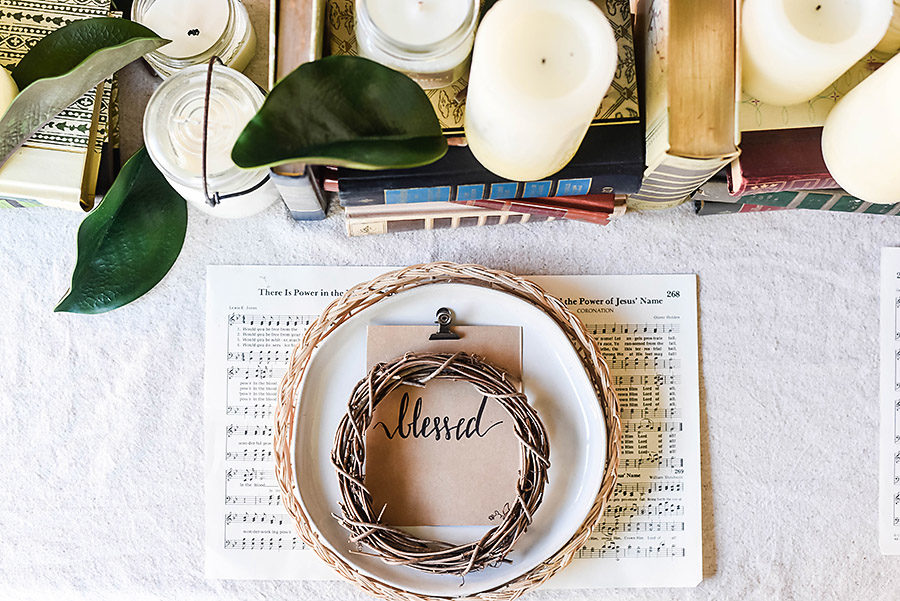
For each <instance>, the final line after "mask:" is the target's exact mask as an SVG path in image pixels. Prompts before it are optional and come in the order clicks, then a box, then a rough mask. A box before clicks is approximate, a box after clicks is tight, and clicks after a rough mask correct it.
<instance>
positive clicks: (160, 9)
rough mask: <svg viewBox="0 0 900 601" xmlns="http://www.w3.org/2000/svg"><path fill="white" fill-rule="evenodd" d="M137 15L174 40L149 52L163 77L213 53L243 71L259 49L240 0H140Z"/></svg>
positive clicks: (136, 6)
mask: <svg viewBox="0 0 900 601" xmlns="http://www.w3.org/2000/svg"><path fill="white" fill-rule="evenodd" d="M134 18H135V20H136V21H138V22H139V23H141V24H142V25H144V26H145V27H147V28H149V29H151V30H153V31H154V32H155V33H156V34H157V35H159V36H160V37H163V38H166V39H168V40H172V41H171V42H170V43H168V44H166V45H165V46H163V47H161V48H160V49H159V50H156V51H154V52H151V53H150V54H148V55H147V61H148V62H149V63H150V64H151V65H152V66H153V67H154V68H155V69H156V70H157V72H159V73H160V75H162V76H164V77H167V76H169V75H171V74H172V73H174V72H175V71H178V70H179V69H183V68H185V67H189V66H193V65H197V64H203V63H206V62H207V61H208V60H209V59H210V58H212V57H213V56H218V57H219V58H220V59H222V62H224V63H225V64H226V65H228V66H229V67H231V68H233V69H237V70H238V71H242V70H244V69H245V68H246V67H247V64H248V63H249V62H250V59H252V58H253V55H254V53H255V51H256V33H255V31H254V30H253V25H252V24H251V23H250V15H249V14H248V13H247V8H246V7H245V6H244V5H243V4H242V3H241V2H240V0H137V1H136V2H135V5H134Z"/></svg>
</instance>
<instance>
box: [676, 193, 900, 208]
mask: <svg viewBox="0 0 900 601" xmlns="http://www.w3.org/2000/svg"><path fill="white" fill-rule="evenodd" d="M694 200H695V201H702V202H704V203H708V204H711V203H715V204H716V205H719V204H734V205H753V206H762V207H771V208H784V209H810V210H814V211H836V212H839V213H867V214H870V215H897V214H900V204H893V205H883V204H872V203H868V202H864V201H862V200H860V199H858V198H856V197H855V196H851V195H850V194H847V192H845V191H844V190H842V189H840V188H838V189H832V190H793V191H786V192H772V193H768V194H751V195H747V196H742V197H741V198H739V199H737V202H734V201H731V202H728V201H727V200H726V201H721V200H720V199H719V198H715V197H712V196H711V195H709V194H703V195H701V194H699V193H698V194H697V195H695V196H694ZM732 212H738V211H732ZM744 212H749V211H744Z"/></svg>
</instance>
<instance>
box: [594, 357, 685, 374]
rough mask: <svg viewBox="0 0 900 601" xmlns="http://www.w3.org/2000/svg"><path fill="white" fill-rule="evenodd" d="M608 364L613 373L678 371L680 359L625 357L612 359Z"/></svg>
mask: <svg viewBox="0 0 900 601" xmlns="http://www.w3.org/2000/svg"><path fill="white" fill-rule="evenodd" d="M608 363H609V368H610V369H611V370H613V371H615V370H622V371H629V370H637V369H678V368H680V367H681V359H661V358H659V357H626V358H625V359H613V360H611V361H608Z"/></svg>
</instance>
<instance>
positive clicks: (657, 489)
mask: <svg viewBox="0 0 900 601" xmlns="http://www.w3.org/2000/svg"><path fill="white" fill-rule="evenodd" d="M683 491H684V483H683V482H628V483H619V484H616V487H615V488H614V489H613V497H612V498H613V499H615V498H617V497H620V496H624V495H630V496H634V495H642V496H644V495H653V494H657V493H669V494H680V493H682V492H683Z"/></svg>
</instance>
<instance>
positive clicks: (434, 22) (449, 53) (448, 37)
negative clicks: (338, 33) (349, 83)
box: [356, 0, 478, 90]
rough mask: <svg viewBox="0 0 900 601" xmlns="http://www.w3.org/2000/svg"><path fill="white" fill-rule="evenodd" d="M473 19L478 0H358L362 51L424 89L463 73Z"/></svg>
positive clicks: (366, 55) (358, 36) (357, 22)
mask: <svg viewBox="0 0 900 601" xmlns="http://www.w3.org/2000/svg"><path fill="white" fill-rule="evenodd" d="M477 20H478V0H356V39H357V42H358V43H359V53H360V55H361V56H364V57H365V58H368V59H371V60H373V61H375V62H377V63H381V64H383V65H385V66H388V67H391V68H392V69H396V70H397V71H401V72H403V73H405V74H407V75H408V76H409V77H410V78H412V79H413V80H414V81H416V82H417V83H418V84H419V85H420V86H422V87H423V88H424V89H426V90H427V89H433V88H441V87H444V86H447V85H450V84H451V83H453V82H454V81H455V80H457V79H459V78H460V77H461V76H462V75H463V74H464V73H465V68H466V66H467V65H468V59H469V54H470V53H471V51H472V41H473V40H474V38H475V24H476V22H477Z"/></svg>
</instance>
